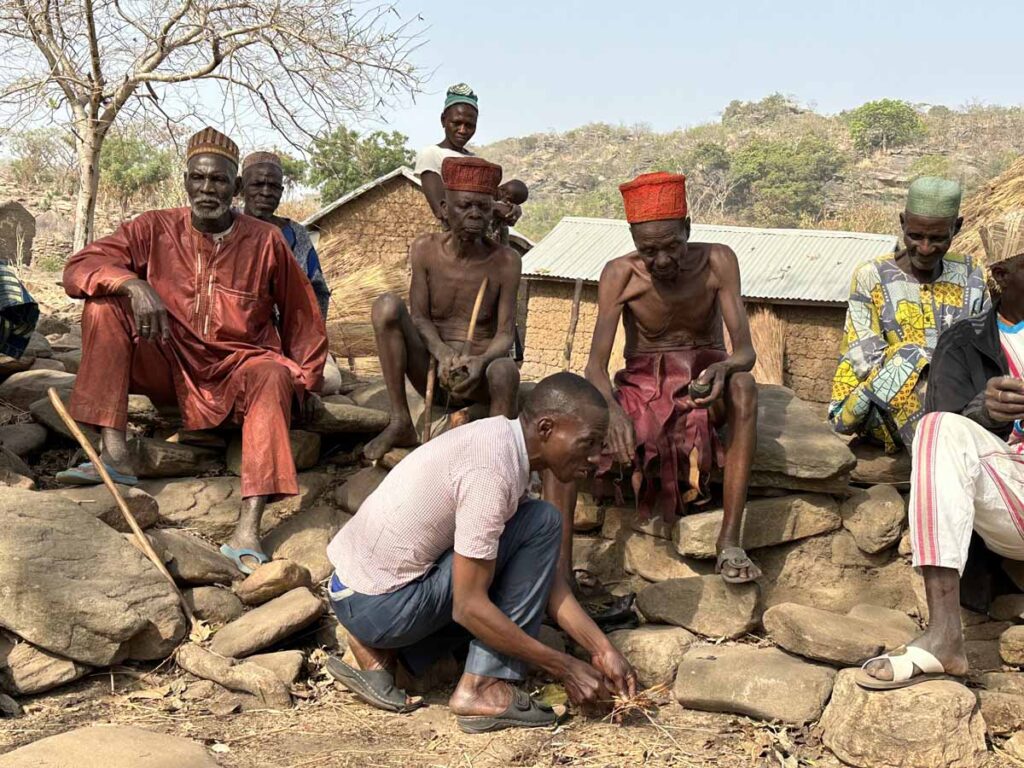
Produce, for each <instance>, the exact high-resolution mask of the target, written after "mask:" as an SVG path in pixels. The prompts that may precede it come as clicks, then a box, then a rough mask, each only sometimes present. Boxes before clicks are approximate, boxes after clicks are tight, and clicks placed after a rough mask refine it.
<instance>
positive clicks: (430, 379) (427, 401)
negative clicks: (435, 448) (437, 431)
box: [420, 355, 437, 443]
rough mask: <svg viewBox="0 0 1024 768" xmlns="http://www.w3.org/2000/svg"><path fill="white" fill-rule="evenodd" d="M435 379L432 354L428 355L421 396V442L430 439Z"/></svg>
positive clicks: (435, 370)
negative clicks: (424, 383)
mask: <svg viewBox="0 0 1024 768" xmlns="http://www.w3.org/2000/svg"><path fill="white" fill-rule="evenodd" d="M436 381H437V360H435V359H434V356H433V355H431V356H430V367H429V368H428V369H427V394H426V397H424V398H423V439H422V440H420V442H421V443H425V442H427V441H428V440H430V427H431V424H430V422H431V419H432V418H433V414H432V413H431V411H432V410H434V383H435V382H436Z"/></svg>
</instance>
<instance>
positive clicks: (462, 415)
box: [447, 277, 487, 429]
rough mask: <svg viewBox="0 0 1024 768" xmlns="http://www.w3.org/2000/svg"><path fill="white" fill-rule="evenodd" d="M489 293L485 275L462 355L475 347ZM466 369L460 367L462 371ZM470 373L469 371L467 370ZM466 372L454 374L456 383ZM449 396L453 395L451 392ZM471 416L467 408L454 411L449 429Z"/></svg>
mask: <svg viewBox="0 0 1024 768" xmlns="http://www.w3.org/2000/svg"><path fill="white" fill-rule="evenodd" d="M485 293H487V278H486V277H485V278H484V279H483V280H482V281H481V282H480V289H479V290H478V291H477V292H476V301H474V302H473V311H472V312H471V313H470V315H469V329H468V330H467V331H466V340H465V341H464V342H463V343H462V355H463V357H465V356H466V355H468V354H469V353H470V352H471V351H472V349H473V334H474V333H476V321H477V319H478V318H479V317H480V306H481V305H482V304H483V303H484V294H485ZM462 370H464V369H461V368H460V369H459V371H462ZM466 374H468V371H467V372H466ZM466 374H460V375H458V376H456V375H455V374H453V375H452V378H453V379H455V380H456V383H458V381H460V380H461V379H464V378H465V376H466ZM447 397H449V398H450V397H451V395H450V394H448V395H447ZM467 418H469V417H468V415H467V414H466V412H465V410H462V411H459V412H458V413H453V414H452V418H451V420H450V422H449V424H448V428H449V429H454V428H455V427H460V426H462V425H463V424H465V423H466V419H467Z"/></svg>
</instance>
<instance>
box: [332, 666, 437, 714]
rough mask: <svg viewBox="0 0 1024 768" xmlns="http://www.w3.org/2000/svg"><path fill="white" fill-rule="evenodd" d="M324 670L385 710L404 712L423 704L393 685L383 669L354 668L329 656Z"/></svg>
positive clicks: (364, 699) (359, 695)
mask: <svg viewBox="0 0 1024 768" xmlns="http://www.w3.org/2000/svg"><path fill="white" fill-rule="evenodd" d="M327 673H328V674H329V675H330V676H331V677H333V678H334V679H335V680H337V681H338V682H340V683H342V684H343V685H344V686H345V687H346V688H348V689H349V690H350V691H351V692H352V693H354V694H355V695H356V697H357V698H359V699H360V700H361V701H364V702H366V703H367V704H369V705H370V706H371V707H376V708H377V709H383V710H384V711H385V712H397V713H398V714H405V713H407V712H412V711H413V710H415V709H419V708H420V707H422V706H423V700H422V699H420V698H418V697H417V698H413V699H410V698H409V696H408V695H407V694H406V692H405V691H403V690H402V689H401V688H396V687H395V676H394V675H393V674H391V672H389V671H388V670H386V669H356V668H355V667H350V666H349V665H348V664H346V663H345V662H344V661H342V660H341V659H339V658H338V657H337V656H332V657H331V658H329V659H328V660H327Z"/></svg>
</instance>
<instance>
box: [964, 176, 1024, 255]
mask: <svg viewBox="0 0 1024 768" xmlns="http://www.w3.org/2000/svg"><path fill="white" fill-rule="evenodd" d="M1015 208H1024V157H1022V158H1020V159H1019V160H1016V161H1015V162H1014V163H1013V165H1011V166H1010V167H1009V168H1007V169H1006V170H1005V171H1004V172H1003V173H1001V174H1000V175H998V176H996V177H995V178H994V179H992V180H991V181H990V182H988V183H987V184H986V185H985V186H984V187H982V188H981V189H979V190H978V191H977V192H975V193H974V195H972V196H971V197H970V199H968V200H967V202H966V203H964V206H963V208H962V209H961V210H960V213H961V215H963V217H964V229H963V231H962V232H961V233H960V235H959V236H958V237H957V238H956V240H954V241H953V250H955V251H958V252H960V253H977V254H980V253H981V251H982V247H981V236H980V235H979V234H978V230H979V228H980V227H981V226H982V225H983V224H987V223H989V222H992V221H995V220H996V219H998V218H999V217H1000V216H1002V215H1003V214H1004V213H1006V212H1007V211H1011V210H1013V209H1015Z"/></svg>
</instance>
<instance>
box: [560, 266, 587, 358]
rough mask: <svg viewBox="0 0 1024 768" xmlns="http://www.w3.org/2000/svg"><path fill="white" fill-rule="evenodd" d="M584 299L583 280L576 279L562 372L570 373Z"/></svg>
mask: <svg viewBox="0 0 1024 768" xmlns="http://www.w3.org/2000/svg"><path fill="white" fill-rule="evenodd" d="M582 297H583V279H582V278H579V277H577V278H576V290H575V291H573V295H572V314H570V315H569V330H568V331H567V332H566V334H565V353H564V354H563V355H562V370H563V371H568V370H569V366H570V363H571V362H572V345H573V342H574V341H575V340H576V325H577V324H578V323H579V321H580V299H581V298H582Z"/></svg>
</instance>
